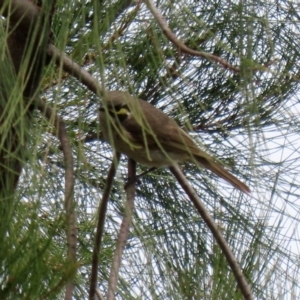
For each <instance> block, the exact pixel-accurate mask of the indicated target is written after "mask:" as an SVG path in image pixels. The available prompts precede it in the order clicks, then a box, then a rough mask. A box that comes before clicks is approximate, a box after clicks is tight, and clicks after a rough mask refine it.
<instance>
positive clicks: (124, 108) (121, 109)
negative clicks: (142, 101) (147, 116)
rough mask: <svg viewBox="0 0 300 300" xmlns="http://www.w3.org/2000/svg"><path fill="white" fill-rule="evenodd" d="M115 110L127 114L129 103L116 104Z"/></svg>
mask: <svg viewBox="0 0 300 300" xmlns="http://www.w3.org/2000/svg"><path fill="white" fill-rule="evenodd" d="M114 110H115V112H116V113H117V114H118V115H119V114H120V115H125V114H126V115H127V113H128V112H129V109H128V106H127V105H116V106H115V107H114Z"/></svg>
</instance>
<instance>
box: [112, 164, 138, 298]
mask: <svg viewBox="0 0 300 300" xmlns="http://www.w3.org/2000/svg"><path fill="white" fill-rule="evenodd" d="M135 176H136V163H135V161H134V160H132V159H128V178H129V179H130V178H134V177H135ZM134 196H135V181H134V180H132V181H131V182H130V184H128V185H127V186H126V197H127V199H126V203H125V212H124V217H123V220H122V224H121V227H120V232H119V234H118V239H117V245H116V250H115V253H114V258H113V261H112V264H111V269H110V274H109V280H108V292H107V300H114V299H115V294H116V290H117V282H118V276H119V269H120V265H121V259H122V254H123V252H124V249H125V245H126V242H127V239H128V234H129V228H130V225H131V218H132V212H133V208H134Z"/></svg>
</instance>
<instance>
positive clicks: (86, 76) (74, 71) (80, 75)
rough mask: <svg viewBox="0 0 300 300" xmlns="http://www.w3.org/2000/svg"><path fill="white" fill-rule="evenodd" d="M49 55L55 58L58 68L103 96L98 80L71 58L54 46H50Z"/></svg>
mask: <svg viewBox="0 0 300 300" xmlns="http://www.w3.org/2000/svg"><path fill="white" fill-rule="evenodd" d="M47 53H48V55H50V56H51V57H53V58H54V60H55V62H56V64H57V65H58V66H62V68H63V70H64V71H66V72H68V73H70V74H71V75H72V76H74V77H75V78H76V79H78V80H79V81H80V82H81V83H82V84H84V85H85V86H86V87H87V88H88V89H90V90H91V91H92V92H93V93H95V94H96V95H97V96H101V95H102V94H103V88H102V87H101V85H100V84H99V82H98V80H97V79H95V78H94V77H93V76H92V75H91V74H90V73H89V72H87V71H86V70H85V69H83V68H82V67H81V66H80V65H79V64H77V63H76V62H74V61H73V60H72V59H71V58H69V57H68V56H67V55H66V54H65V53H64V52H62V51H60V50H59V49H57V48H56V47H55V46H54V45H49V46H48V50H47Z"/></svg>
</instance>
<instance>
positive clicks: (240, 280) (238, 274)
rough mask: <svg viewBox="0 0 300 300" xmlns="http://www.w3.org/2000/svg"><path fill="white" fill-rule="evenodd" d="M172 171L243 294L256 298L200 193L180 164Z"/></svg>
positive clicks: (252, 299) (250, 299)
mask: <svg viewBox="0 0 300 300" xmlns="http://www.w3.org/2000/svg"><path fill="white" fill-rule="evenodd" d="M170 171H171V172H172V173H173V174H174V176H175V177H176V179H177V181H178V182H179V184H180V185H181V187H182V188H183V190H184V191H185V192H186V194H187V195H188V196H189V198H190V200H191V201H192V202H193V204H194V206H195V207H196V209H197V210H198V212H199V214H200V216H201V217H202V219H203V221H204V222H205V223H206V225H207V227H208V228H209V229H210V231H211V232H212V234H213V236H214V238H215V239H216V241H217V243H218V244H219V246H220V248H221V249H222V251H223V253H224V255H225V257H226V259H227V261H228V264H229V265H230V267H231V270H232V272H233V274H234V276H235V279H236V281H237V284H238V286H239V288H240V289H241V292H242V294H243V295H244V298H245V299H246V300H254V297H253V295H252V292H251V288H250V286H249V284H248V282H247V281H246V278H245V276H244V274H243V272H242V270H241V267H240V265H239V264H238V262H237V260H236V258H235V256H234V255H233V253H232V251H231V249H230V247H229V245H228V243H227V242H226V240H225V238H224V237H223V235H222V233H221V232H220V230H219V229H218V226H217V224H216V223H215V221H214V219H213V218H212V217H211V216H210V214H209V213H208V211H207V210H206V208H205V205H204V204H203V203H202V201H201V200H200V198H199V197H198V195H197V194H196V192H195V190H194V189H193V187H192V186H191V185H190V183H189V182H188V181H187V179H186V177H185V176H184V175H183V173H182V172H181V170H180V169H179V167H178V166H172V167H170Z"/></svg>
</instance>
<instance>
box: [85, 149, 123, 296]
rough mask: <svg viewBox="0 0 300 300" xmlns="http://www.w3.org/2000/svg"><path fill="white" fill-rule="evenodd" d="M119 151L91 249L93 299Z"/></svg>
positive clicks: (91, 294)
mask: <svg viewBox="0 0 300 300" xmlns="http://www.w3.org/2000/svg"><path fill="white" fill-rule="evenodd" d="M120 156H121V155H120V153H116V154H115V155H114V157H113V160H112V163H111V166H110V169H109V171H108V174H107V178H106V185H105V189H104V191H103V195H102V200H101V203H100V206H99V210H98V224H97V231H96V235H95V242H94V250H93V258H92V272H91V280H90V291H89V299H90V300H94V299H95V294H96V292H97V277H98V258H99V253H100V250H101V242H102V237H103V233H104V224H105V217H106V210H107V203H108V199H109V194H110V191H111V188H112V183H113V180H114V177H115V174H116V171H117V168H118V164H119V160H120Z"/></svg>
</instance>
